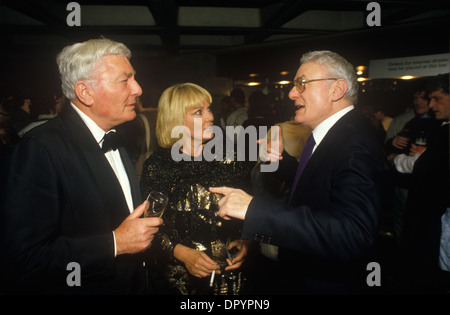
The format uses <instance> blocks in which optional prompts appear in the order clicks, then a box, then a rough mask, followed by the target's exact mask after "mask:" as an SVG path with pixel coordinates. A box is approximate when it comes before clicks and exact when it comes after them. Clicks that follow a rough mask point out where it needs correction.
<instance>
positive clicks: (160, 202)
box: [144, 191, 169, 218]
mask: <svg viewBox="0 0 450 315" xmlns="http://www.w3.org/2000/svg"><path fill="white" fill-rule="evenodd" d="M147 200H148V201H149V202H150V206H149V207H148V209H147V210H145V213H144V217H146V218H149V217H161V216H162V215H163V213H164V211H165V210H166V206H167V202H168V201H169V198H168V197H167V196H166V195H164V194H163V193H160V192H158V191H151V192H150V193H149V194H148V197H147Z"/></svg>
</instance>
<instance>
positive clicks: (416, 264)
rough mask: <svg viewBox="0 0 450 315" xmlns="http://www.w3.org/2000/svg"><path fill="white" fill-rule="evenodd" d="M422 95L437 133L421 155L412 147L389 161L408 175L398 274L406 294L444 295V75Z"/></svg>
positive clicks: (447, 108)
mask: <svg viewBox="0 0 450 315" xmlns="http://www.w3.org/2000/svg"><path fill="white" fill-rule="evenodd" d="M427 91H428V97H429V98H430V103H429V107H430V109H431V111H432V112H433V114H434V116H435V117H436V119H437V120H439V121H440V127H439V128H437V129H435V130H434V132H433V133H431V134H430V135H429V137H428V140H427V145H426V149H425V150H424V151H421V150H418V147H417V146H416V145H415V144H411V153H410V154H409V155H408V156H406V155H404V154H400V155H398V156H397V157H396V158H395V159H394V163H395V165H396V168H397V169H398V170H399V171H402V172H408V173H411V174H412V179H411V186H410V188H409V191H408V199H407V202H406V214H405V244H404V247H403V248H402V252H403V254H404V257H403V259H404V260H403V262H404V263H403V264H402V265H403V268H402V270H401V272H402V274H403V278H402V279H403V280H404V283H403V285H404V286H405V287H406V290H408V292H412V293H446V292H447V293H448V290H449V289H450V276H449V275H450V273H449V271H448V269H446V267H445V263H444V260H443V259H442V258H443V257H444V256H442V255H441V257H440V254H442V253H443V250H444V249H447V250H448V248H449V246H450V245H449V243H448V242H449V239H448V238H445V237H446V236H447V237H448V227H449V225H448V221H447V220H448V214H446V211H447V209H448V208H449V206H450V205H449V196H450V184H449V178H450V176H449V175H450V173H449V124H450V96H449V74H448V73H447V74H444V75H439V76H437V77H435V78H434V80H432V81H431V82H430V84H429V86H428V87H427ZM419 151H420V152H419ZM405 160H409V162H405ZM441 237H442V239H441ZM447 264H448V262H447ZM411 275H413V276H411Z"/></svg>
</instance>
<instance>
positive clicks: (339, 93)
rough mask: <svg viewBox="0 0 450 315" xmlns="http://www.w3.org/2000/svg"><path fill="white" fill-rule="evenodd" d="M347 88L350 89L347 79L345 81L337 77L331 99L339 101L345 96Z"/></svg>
mask: <svg viewBox="0 0 450 315" xmlns="http://www.w3.org/2000/svg"><path fill="white" fill-rule="evenodd" d="M347 90H348V84H347V81H345V80H344V79H337V80H336V81H335V82H334V83H333V88H332V89H331V100H332V101H333V102H337V101H339V100H340V99H342V98H343V97H344V95H345V93H346V92H347Z"/></svg>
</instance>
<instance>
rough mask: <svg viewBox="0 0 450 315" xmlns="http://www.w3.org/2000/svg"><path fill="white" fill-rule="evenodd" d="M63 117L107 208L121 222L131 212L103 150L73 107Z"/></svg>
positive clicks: (116, 222)
mask: <svg viewBox="0 0 450 315" xmlns="http://www.w3.org/2000/svg"><path fill="white" fill-rule="evenodd" d="M61 119H62V120H63V121H64V123H65V124H66V125H67V128H68V129H69V132H70V133H71V135H72V138H73V139H74V141H75V142H76V143H77V144H78V146H79V148H80V151H81V154H82V155H83V156H84V158H85V159H86V162H87V163H88V165H89V169H90V171H91V173H92V175H93V177H94V178H95V181H96V182H97V186H98V189H99V191H100V194H101V197H102V199H103V201H104V204H105V208H106V210H107V211H112V214H113V218H117V219H116V220H119V221H115V224H118V223H120V222H121V221H122V220H123V218H124V217H126V216H127V215H128V214H129V212H128V206H127V203H126V200H125V196H124V195H123V192H122V188H121V186H120V183H119V181H118V179H117V177H116V175H115V173H114V171H113V169H112V168H111V166H110V165H109V163H108V160H107V159H106V157H105V155H104V153H103V151H102V150H101V149H100V147H99V145H98V143H97V142H96V141H95V138H94V137H93V135H92V134H91V132H90V131H89V128H88V127H87V126H86V125H85V124H84V122H83V121H82V119H81V117H79V115H78V114H77V113H76V112H75V111H74V110H73V109H72V108H70V109H69V110H68V111H67V113H65V115H64V116H62V117H61Z"/></svg>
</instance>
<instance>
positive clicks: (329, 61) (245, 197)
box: [210, 51, 384, 294]
mask: <svg viewBox="0 0 450 315" xmlns="http://www.w3.org/2000/svg"><path fill="white" fill-rule="evenodd" d="M289 97H290V99H291V100H293V101H294V102H295V106H296V111H295V121H296V122H298V123H300V124H303V125H305V126H306V127H309V128H310V129H311V130H312V135H311V136H310V137H309V138H308V141H307V142H306V145H305V148H304V149H303V152H302V156H301V158H300V162H299V163H297V160H296V159H295V158H289V156H288V155H287V154H285V152H284V150H283V143H282V139H281V138H279V139H278V141H272V142H271V143H270V144H268V146H270V155H269V157H271V161H275V160H279V161H280V163H279V168H278V172H282V173H283V174H285V177H286V178H288V177H290V178H291V181H290V182H291V183H292V184H291V186H290V187H291V189H290V193H289V196H288V198H287V201H282V200H276V199H273V198H270V197H266V196H251V195H249V194H247V193H246V192H244V191H242V190H239V189H234V188H230V187H211V188H210V191H211V192H214V193H219V194H223V195H224V197H223V198H222V199H221V200H220V202H219V207H220V210H219V215H220V216H221V217H223V218H225V219H231V218H237V219H240V220H243V221H244V222H243V223H244V225H243V230H242V238H243V239H250V240H254V241H258V242H264V243H269V244H273V245H276V246H278V260H279V265H278V268H277V269H276V270H274V272H276V273H277V277H276V278H277V279H279V280H278V283H275V284H274V287H273V290H274V291H277V292H278V294H345V293H348V294H349V293H355V292H358V289H360V288H362V287H366V281H365V280H366V279H365V277H362V278H359V277H358V276H359V275H362V274H364V273H365V272H366V266H367V262H366V261H365V260H366V259H367V255H369V254H370V252H371V249H372V247H373V245H374V242H375V240H376V238H377V235H378V222H379V215H380V210H381V203H382V201H381V198H382V190H383V174H384V173H383V171H384V169H383V168H384V156H383V152H382V149H381V146H380V145H379V143H378V141H377V139H376V137H375V135H374V134H373V132H372V130H371V129H370V127H369V126H368V125H367V124H366V123H365V122H364V121H363V119H362V118H361V117H360V116H359V114H358V113H357V112H356V111H355V110H354V104H355V103H356V102H357V99H358V82H357V80H356V74H355V70H354V67H353V66H352V65H351V64H350V63H349V62H348V61H347V60H345V59H344V58H343V57H341V56H340V55H338V54H336V53H334V52H331V51H313V52H309V53H306V54H305V55H303V56H302V58H301V65H300V67H299V69H298V71H297V73H296V76H295V87H293V88H292V89H291V91H290V93H289ZM308 158H309V160H308ZM306 161H307V162H306ZM305 162H306V163H305Z"/></svg>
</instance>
